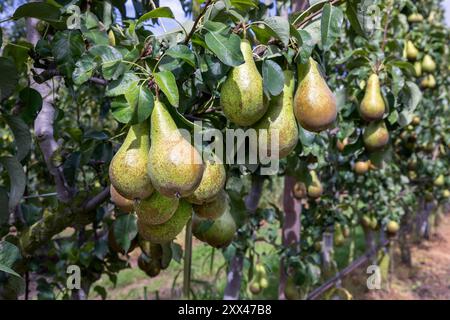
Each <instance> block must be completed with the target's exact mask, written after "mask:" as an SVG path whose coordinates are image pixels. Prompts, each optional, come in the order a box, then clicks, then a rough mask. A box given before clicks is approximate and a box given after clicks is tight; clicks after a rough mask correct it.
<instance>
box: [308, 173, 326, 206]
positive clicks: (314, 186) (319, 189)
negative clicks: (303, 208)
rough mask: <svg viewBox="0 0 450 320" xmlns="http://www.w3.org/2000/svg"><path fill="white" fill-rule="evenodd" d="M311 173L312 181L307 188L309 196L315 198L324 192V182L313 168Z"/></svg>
mask: <svg viewBox="0 0 450 320" xmlns="http://www.w3.org/2000/svg"><path fill="white" fill-rule="evenodd" d="M309 174H310V175H311V183H310V184H309V185H308V188H307V190H308V196H310V197H311V198H314V199H316V198H319V197H320V196H321V195H322V193H323V186H322V183H321V182H320V180H319V177H318V176H317V173H316V172H315V171H314V170H311V171H310V173H309Z"/></svg>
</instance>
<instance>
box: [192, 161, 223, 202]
mask: <svg viewBox="0 0 450 320" xmlns="http://www.w3.org/2000/svg"><path fill="white" fill-rule="evenodd" d="M226 180H227V174H226V172H225V167H224V165H223V163H222V162H221V161H220V159H219V158H218V157H217V156H216V155H214V156H213V159H212V161H206V160H205V171H204V172H203V177H202V181H201V182H200V185H199V186H198V188H197V189H196V190H195V191H194V193H193V194H192V195H190V196H189V197H188V198H187V200H188V201H189V202H191V203H194V204H203V203H206V202H210V201H212V200H214V199H215V198H216V197H217V195H218V194H219V192H220V191H221V190H222V189H223V187H224V186H225V182H226Z"/></svg>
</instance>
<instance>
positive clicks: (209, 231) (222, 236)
mask: <svg viewBox="0 0 450 320" xmlns="http://www.w3.org/2000/svg"><path fill="white" fill-rule="evenodd" d="M209 221H211V220H209ZM212 221H213V223H212V225H210V226H208V227H204V224H206V223H208V219H205V218H201V217H199V216H197V215H196V214H194V216H193V218H192V233H193V234H194V236H195V237H196V238H197V239H199V240H200V241H203V242H206V243H207V244H209V245H210V246H212V247H214V248H225V247H227V246H228V245H229V244H230V243H231V241H232V240H233V237H234V234H235V233H236V223H235V222H234V219H233V217H232V216H231V214H230V212H229V211H228V210H226V211H225V212H224V213H223V214H222V215H221V216H220V217H218V218H216V219H214V220H212Z"/></svg>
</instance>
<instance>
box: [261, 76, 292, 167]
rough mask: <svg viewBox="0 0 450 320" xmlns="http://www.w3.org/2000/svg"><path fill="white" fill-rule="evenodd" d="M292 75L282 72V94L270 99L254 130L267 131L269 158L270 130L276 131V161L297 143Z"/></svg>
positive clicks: (269, 152) (267, 153) (270, 152)
mask: <svg viewBox="0 0 450 320" xmlns="http://www.w3.org/2000/svg"><path fill="white" fill-rule="evenodd" d="M294 84H295V80H294V73H293V72H292V71H284V87H283V92H282V93H281V94H280V95H278V96H276V97H272V99H271V101H270V104H269V110H268V111H267V113H266V114H265V115H264V117H263V118H262V119H261V120H260V121H259V122H258V123H257V124H256V125H255V129H258V130H264V129H265V130H267V148H269V150H265V153H264V154H266V155H268V156H271V155H272V153H273V152H272V151H271V150H270V147H271V145H272V144H271V135H272V130H277V131H278V159H282V158H285V157H286V156H287V155H288V154H290V153H291V152H292V150H294V148H295V146H296V145H297V141H298V128H297V122H296V120H295V116H294V108H293V98H294Z"/></svg>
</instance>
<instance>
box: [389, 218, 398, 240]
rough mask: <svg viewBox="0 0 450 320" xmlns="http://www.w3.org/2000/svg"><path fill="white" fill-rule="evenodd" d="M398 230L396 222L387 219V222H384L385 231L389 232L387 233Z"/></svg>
mask: <svg viewBox="0 0 450 320" xmlns="http://www.w3.org/2000/svg"><path fill="white" fill-rule="evenodd" d="M398 230H400V226H399V224H398V222H397V221H393V220H389V222H388V223H387V224H386V231H387V232H388V233H389V235H392V236H393V235H395V234H396V233H397V232H398Z"/></svg>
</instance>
